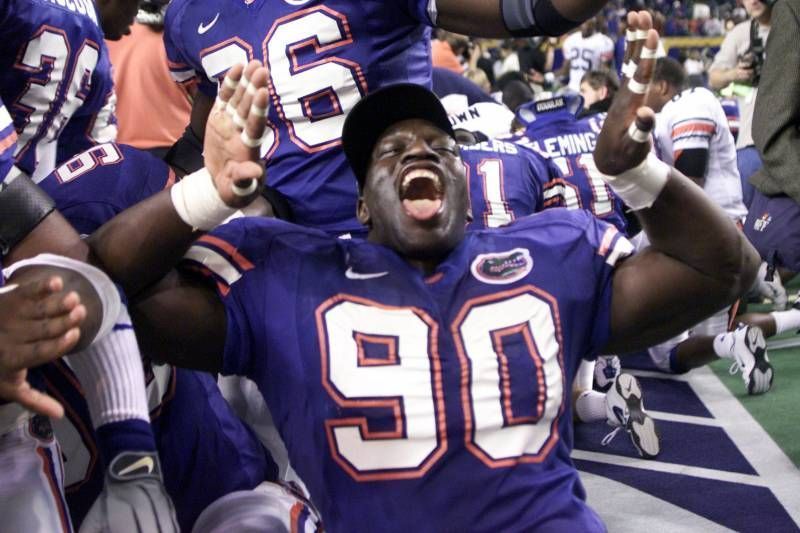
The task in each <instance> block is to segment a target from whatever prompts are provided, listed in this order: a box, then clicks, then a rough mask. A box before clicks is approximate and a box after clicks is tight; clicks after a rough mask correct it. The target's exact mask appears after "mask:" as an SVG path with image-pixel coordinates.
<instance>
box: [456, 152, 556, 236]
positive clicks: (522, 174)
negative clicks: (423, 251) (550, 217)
mask: <svg viewBox="0 0 800 533" xmlns="http://www.w3.org/2000/svg"><path fill="white" fill-rule="evenodd" d="M459 148H460V150H461V159H462V160H463V161H464V166H465V168H466V172H467V182H468V183H469V197H470V205H471V206H472V222H470V224H469V226H467V228H468V229H483V228H497V227H500V226H505V225H506V224H508V223H510V222H511V221H512V220H516V219H518V218H520V217H524V216H526V215H530V214H531V213H536V212H538V211H541V210H542V209H543V199H542V191H543V186H544V185H545V184H546V183H547V182H548V175H549V168H548V166H547V162H546V161H545V160H544V159H543V158H542V157H541V156H540V155H538V154H537V153H535V152H534V151H533V150H530V149H528V148H525V147H524V146H521V145H519V144H514V143H511V142H506V141H501V140H497V139H492V140H489V141H486V142H481V143H478V144H473V145H469V146H465V145H462V146H460V147H459Z"/></svg>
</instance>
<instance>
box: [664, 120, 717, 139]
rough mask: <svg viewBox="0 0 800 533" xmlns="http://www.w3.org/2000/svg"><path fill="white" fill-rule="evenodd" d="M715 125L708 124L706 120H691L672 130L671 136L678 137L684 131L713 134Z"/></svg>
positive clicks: (684, 132)
mask: <svg viewBox="0 0 800 533" xmlns="http://www.w3.org/2000/svg"><path fill="white" fill-rule="evenodd" d="M716 129H717V128H716V126H713V125H711V124H708V123H706V122H692V123H690V124H686V125H685V126H678V127H677V128H674V129H673V130H672V138H673V139H675V138H676V137H680V136H681V135H684V134H686V133H693V132H698V133H708V134H709V136H710V135H713V134H714V132H715V131H716Z"/></svg>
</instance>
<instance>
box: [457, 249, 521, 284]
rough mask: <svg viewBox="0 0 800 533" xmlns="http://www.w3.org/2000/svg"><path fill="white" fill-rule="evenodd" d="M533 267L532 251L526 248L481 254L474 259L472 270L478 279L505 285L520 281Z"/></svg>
mask: <svg viewBox="0 0 800 533" xmlns="http://www.w3.org/2000/svg"><path fill="white" fill-rule="evenodd" d="M532 269H533V259H532V258H531V253H530V252H529V251H528V250H526V249H525V248H514V249H513V250H509V251H507V252H494V253H490V254H480V255H478V256H477V257H475V259H473V260H472V265H471V266H470V271H471V272H472V275H473V276H475V278H476V279H477V280H478V281H482V282H484V283H489V284H491V285H505V284H508V283H514V282H515V281H519V280H521V279H522V278H524V277H525V276H527V275H528V273H529V272H530V271H531V270H532Z"/></svg>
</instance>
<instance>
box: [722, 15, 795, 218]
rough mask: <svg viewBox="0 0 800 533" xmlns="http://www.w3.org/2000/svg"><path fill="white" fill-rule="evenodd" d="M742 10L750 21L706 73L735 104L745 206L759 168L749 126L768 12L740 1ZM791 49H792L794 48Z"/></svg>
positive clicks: (738, 29) (736, 30) (734, 32)
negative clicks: (751, 177) (743, 9)
mask: <svg viewBox="0 0 800 533" xmlns="http://www.w3.org/2000/svg"><path fill="white" fill-rule="evenodd" d="M744 7H745V9H746V10H747V13H748V14H749V15H750V17H752V18H751V20H749V21H745V22H742V23H740V24H737V25H736V26H734V28H733V29H732V30H731V31H730V32H728V34H727V35H726V36H725V39H724V40H723V41H722V46H721V47H720V49H719V52H717V55H716V57H714V62H713V63H712V64H711V67H710V69H709V85H710V86H711V88H712V89H716V90H718V91H720V92H721V93H722V95H723V96H735V97H736V98H737V99H738V100H739V113H740V119H739V136H738V138H737V140H736V149H737V161H738V166H739V175H740V176H741V179H742V192H743V195H744V202H745V204H746V205H748V206H749V205H750V201H751V199H752V197H753V188H752V186H751V185H750V183H749V182H748V179H749V178H750V176H752V175H753V173H755V172H756V171H757V170H758V169H759V168H761V158H760V156H759V154H758V150H757V149H756V147H755V146H754V143H753V135H752V123H753V109H754V107H755V101H756V94H757V90H758V82H759V71H760V70H761V64H762V63H763V61H764V58H765V54H764V43H766V42H767V37H768V36H769V29H770V21H771V17H772V9H771V8H770V7H769V6H768V5H767V4H765V3H764V2H761V1H759V0H744ZM792 46H793V47H795V48H796V47H797V44H796V43H795V44H793V45H792ZM783 53H784V51H781V54H783Z"/></svg>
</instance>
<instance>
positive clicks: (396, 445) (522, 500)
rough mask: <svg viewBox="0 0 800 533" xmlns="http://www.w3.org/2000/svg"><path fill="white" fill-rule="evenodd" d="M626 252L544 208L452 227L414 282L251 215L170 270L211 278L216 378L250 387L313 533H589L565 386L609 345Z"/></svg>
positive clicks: (602, 233) (613, 237)
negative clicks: (219, 327) (443, 248)
mask: <svg viewBox="0 0 800 533" xmlns="http://www.w3.org/2000/svg"><path fill="white" fill-rule="evenodd" d="M631 250H632V246H631V244H630V242H629V241H627V239H625V238H624V237H622V236H621V234H620V233H619V232H618V231H617V230H616V229H615V228H613V227H612V226H609V225H607V224H606V223H604V222H601V221H598V220H596V219H594V218H593V217H591V216H590V215H588V214H587V213H585V212H582V211H568V210H565V209H551V210H547V211H544V212H542V213H540V214H537V215H532V216H530V217H526V218H523V219H520V220H518V221H515V222H513V223H512V224H510V225H508V226H505V227H502V228H498V229H492V230H485V231H476V232H468V233H467V236H466V237H465V239H464V241H463V242H462V243H461V244H460V245H459V246H458V247H457V248H456V249H455V250H454V251H453V252H452V253H451V254H450V256H449V257H448V258H447V259H446V260H445V261H444V262H443V263H442V264H441V265H439V267H438V269H437V271H436V272H435V273H434V274H433V275H431V276H428V277H425V276H423V275H422V274H421V273H420V272H419V271H417V270H416V269H414V268H413V267H411V266H410V265H409V264H408V263H406V262H405V261H404V260H403V259H401V258H400V257H399V256H398V255H397V254H396V253H395V252H393V251H392V250H390V249H388V248H385V247H382V246H378V245H374V244H372V243H369V242H366V241H362V240H355V239H354V240H341V239H333V238H331V237H328V236H326V235H324V234H323V233H322V232H319V231H316V230H310V229H306V228H301V227H298V226H293V225H290V224H287V223H284V222H280V221H273V220H264V219H261V220H259V219H252V218H251V219H246V220H241V221H234V222H232V223H230V224H228V225H226V226H223V227H220V228H218V229H217V230H215V231H214V232H212V233H211V234H209V235H207V236H205V237H203V238H201V239H200V240H199V241H198V242H197V243H196V244H195V245H194V246H193V247H192V248H190V250H189V252H188V253H187V261H188V264H186V265H185V266H186V267H187V268H192V269H194V270H199V271H201V272H204V273H205V274H206V275H207V276H209V277H211V278H212V279H213V280H214V281H215V282H216V286H217V290H218V291H219V294H220V295H221V299H222V301H223V302H224V306H225V308H226V312H227V328H228V329H227V337H226V347H225V354H224V362H223V369H224V372H225V373H228V374H245V375H247V376H249V377H250V378H251V379H253V380H254V381H255V382H256V383H257V384H258V385H259V389H260V390H261V392H262V394H263V395H264V398H265V400H266V401H267V404H268V405H269V407H270V410H271V412H272V413H273V417H274V419H275V421H276V423H277V426H278V429H279V431H280V434H281V436H282V438H283V439H284V441H285V443H286V445H287V449H288V450H289V456H290V461H291V464H292V465H294V467H295V469H296V470H297V472H298V474H299V475H300V477H301V478H302V479H303V481H304V482H305V483H306V485H307V487H308V488H309V489H310V492H311V497H312V500H313V501H314V502H315V504H316V505H317V507H318V508H319V509H320V511H321V514H322V517H323V522H324V523H325V528H326V529H327V530H329V531H334V532H336V531H347V532H353V531H418V532H422V531H432V532H434V531H435V532H440V531H492V532H494V531H534V530H536V531H598V530H603V526H602V524H601V523H600V522H599V519H598V518H597V517H596V515H595V514H594V513H593V512H592V511H591V510H590V509H589V508H588V507H587V506H586V504H585V502H584V496H585V494H584V491H583V488H582V486H581V484H580V481H579V479H578V475H577V472H576V471H575V469H574V467H573V465H572V463H571V460H570V457H569V453H570V449H571V447H572V430H571V424H572V422H571V419H572V415H571V407H570V400H569V398H570V384H571V383H572V381H573V377H574V375H575V372H576V369H577V367H578V365H579V363H580V360H581V359H582V358H591V357H592V354H594V353H598V352H599V351H600V349H601V348H602V347H603V346H604V345H605V343H606V341H607V339H608V336H609V329H610V326H609V321H610V299H611V277H612V273H613V270H614V265H615V263H616V262H617V260H618V259H620V258H621V257H623V256H624V255H627V254H628V253H630V251H631ZM565 271H569V272H570V278H571V279H572V282H571V283H564V282H563V272H565Z"/></svg>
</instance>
